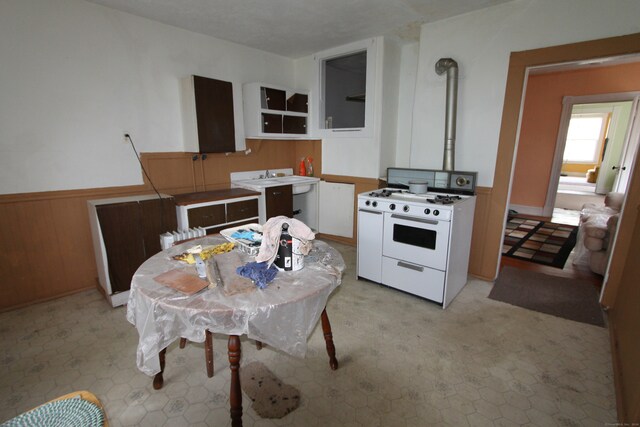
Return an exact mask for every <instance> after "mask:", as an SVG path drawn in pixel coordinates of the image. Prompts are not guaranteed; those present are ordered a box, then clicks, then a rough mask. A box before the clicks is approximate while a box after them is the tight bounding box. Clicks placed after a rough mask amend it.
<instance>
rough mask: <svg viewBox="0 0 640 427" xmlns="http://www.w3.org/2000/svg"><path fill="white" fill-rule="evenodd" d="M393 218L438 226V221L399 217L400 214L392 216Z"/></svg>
mask: <svg viewBox="0 0 640 427" xmlns="http://www.w3.org/2000/svg"><path fill="white" fill-rule="evenodd" d="M391 218H395V219H404V220H406V221H414V222H421V223H423V224H431V225H438V221H434V220H432V219H424V218H415V217H412V216H404V215H398V214H391Z"/></svg>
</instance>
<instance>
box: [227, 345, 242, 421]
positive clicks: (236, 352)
mask: <svg viewBox="0 0 640 427" xmlns="http://www.w3.org/2000/svg"><path fill="white" fill-rule="evenodd" d="M241 353H242V351H241V349H240V337H239V336H237V335H229V368H230V369H231V387H230V390H229V403H230V406H231V411H230V412H231V425H232V426H233V427H240V426H242V389H241V388H240V355H241Z"/></svg>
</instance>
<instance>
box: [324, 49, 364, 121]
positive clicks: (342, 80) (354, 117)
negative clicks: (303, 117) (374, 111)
mask: <svg viewBox="0 0 640 427" xmlns="http://www.w3.org/2000/svg"><path fill="white" fill-rule="evenodd" d="M322 63H323V67H324V86H323V89H324V115H323V117H324V128H325V129H346V128H363V127H364V106H365V101H366V98H367V51H366V50H365V51H362V52H356V53H352V54H349V55H344V56H339V57H337V58H332V59H327V60H325V61H323V62H322Z"/></svg>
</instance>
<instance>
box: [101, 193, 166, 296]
mask: <svg viewBox="0 0 640 427" xmlns="http://www.w3.org/2000/svg"><path fill="white" fill-rule="evenodd" d="M96 211H97V214H98V221H99V222H100V231H101V232H102V239H103V241H104V246H105V248H106V251H107V264H108V270H109V281H110V282H111V290H112V292H113V293H117V292H123V291H126V290H129V288H130V287H131V278H132V277H133V274H134V273H135V272H136V270H137V269H138V267H139V266H140V264H142V263H143V262H144V261H145V259H146V258H145V248H144V238H143V233H142V228H141V227H140V224H141V219H142V216H141V209H140V205H139V204H138V202H128V203H114V204H111V205H100V206H97V207H96ZM159 239H160V238H159V237H158V238H157V239H156V240H158V242H159ZM158 244H159V243H158Z"/></svg>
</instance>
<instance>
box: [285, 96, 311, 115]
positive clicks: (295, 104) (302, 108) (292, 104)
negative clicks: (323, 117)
mask: <svg viewBox="0 0 640 427" xmlns="http://www.w3.org/2000/svg"><path fill="white" fill-rule="evenodd" d="M308 99H309V97H308V96H307V95H303V94H301V93H294V94H293V95H291V96H290V97H289V99H287V111H295V112H298V113H306V112H308V111H309V107H308V105H307V102H308Z"/></svg>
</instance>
